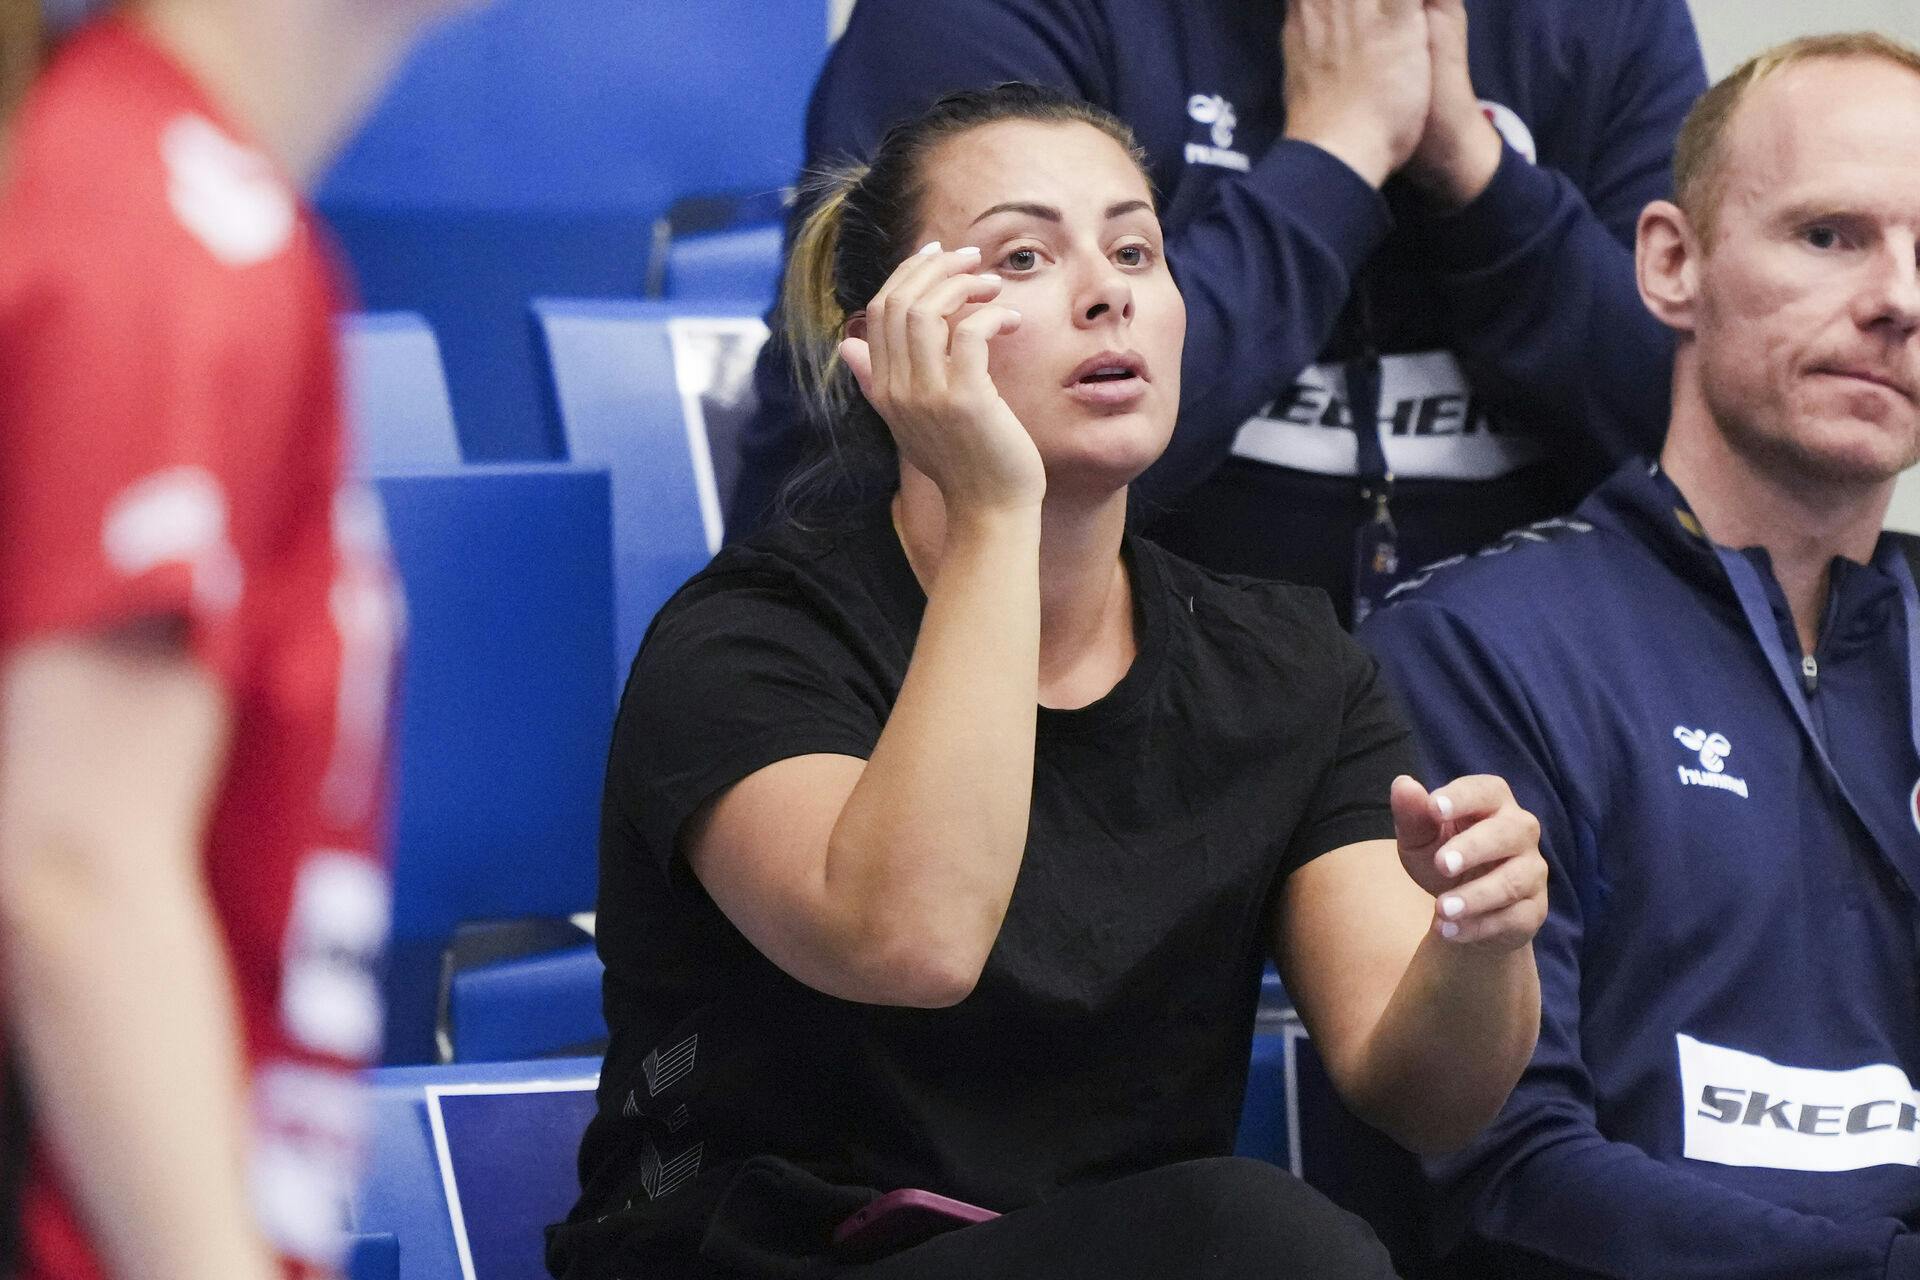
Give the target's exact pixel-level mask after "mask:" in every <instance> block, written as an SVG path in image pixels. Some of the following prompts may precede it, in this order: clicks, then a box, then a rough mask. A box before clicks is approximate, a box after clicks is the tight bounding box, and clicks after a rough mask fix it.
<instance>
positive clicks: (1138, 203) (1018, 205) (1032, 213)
mask: <svg viewBox="0 0 1920 1280" xmlns="http://www.w3.org/2000/svg"><path fill="white" fill-rule="evenodd" d="M1141 210H1145V211H1146V212H1148V213H1152V212H1153V205H1152V204H1151V203H1150V202H1148V201H1146V200H1122V201H1121V202H1120V203H1119V204H1115V205H1109V206H1107V217H1108V218H1109V219H1113V218H1118V217H1120V216H1122V215H1123V214H1129V213H1138V212H1139V211H1141ZM996 213H1024V214H1026V215H1027V216H1028V217H1031V218H1039V219H1041V220H1042V221H1045V222H1059V221H1061V220H1062V219H1061V216H1060V211H1059V210H1058V209H1056V208H1054V207H1053V206H1052V205H1050V204H1034V203H1033V202H1031V201H1028V200H1009V201H1007V202H1006V203H1004V204H996V205H994V206H993V207H992V208H991V209H988V210H986V211H985V212H983V213H982V214H980V216H979V217H977V218H975V219H974V220H973V222H969V223H968V224H967V225H968V226H973V225H974V223H979V222H985V221H986V220H987V219H988V218H991V217H992V216H993V215H994V214H996Z"/></svg>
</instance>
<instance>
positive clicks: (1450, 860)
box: [1440, 849, 1466, 876]
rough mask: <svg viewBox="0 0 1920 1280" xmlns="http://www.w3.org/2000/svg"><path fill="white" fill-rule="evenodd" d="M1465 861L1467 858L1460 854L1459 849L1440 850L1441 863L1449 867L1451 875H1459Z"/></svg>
mask: <svg viewBox="0 0 1920 1280" xmlns="http://www.w3.org/2000/svg"><path fill="white" fill-rule="evenodd" d="M1465 862H1466V859H1465V858H1462V857H1461V856H1460V851H1459V850H1458V849H1442V850H1441V851H1440V865H1441V866H1443V867H1445V868H1446V869H1447V874H1448V875H1450V876H1457V875H1459V874H1460V868H1461V866H1462V865H1464V864H1465Z"/></svg>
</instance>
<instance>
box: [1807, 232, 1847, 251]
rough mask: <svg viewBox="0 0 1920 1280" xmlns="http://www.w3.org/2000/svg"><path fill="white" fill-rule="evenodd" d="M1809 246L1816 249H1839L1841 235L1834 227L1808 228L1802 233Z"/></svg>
mask: <svg viewBox="0 0 1920 1280" xmlns="http://www.w3.org/2000/svg"><path fill="white" fill-rule="evenodd" d="M1800 235H1801V238H1802V239H1804V240H1805V241H1806V242H1807V244H1808V245H1810V246H1811V247H1813V248H1815V249H1837V248H1839V247H1840V233H1839V232H1838V231H1835V230H1834V229H1833V228H1832V227H1808V228H1807V229H1806V230H1805V231H1803V232H1801V233H1800Z"/></svg>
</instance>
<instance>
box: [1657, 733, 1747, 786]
mask: <svg viewBox="0 0 1920 1280" xmlns="http://www.w3.org/2000/svg"><path fill="white" fill-rule="evenodd" d="M1673 737H1674V741H1676V742H1678V743H1679V744H1680V745H1681V746H1683V747H1685V748H1686V749H1687V750H1689V751H1691V752H1693V753H1694V754H1696V755H1698V756H1699V757H1700V764H1701V768H1698V769H1689V768H1688V767H1687V766H1686V765H1681V766H1680V767H1679V768H1680V785H1681V786H1683V787H1711V788H1712V789H1713V790H1715V791H1730V792H1732V793H1733V794H1734V795H1737V796H1739V797H1740V798H1741V799H1742V800H1745V799H1748V798H1749V797H1748V795H1747V783H1746V779H1744V778H1735V777H1731V776H1729V775H1728V774H1727V772H1726V768H1727V759H1726V758H1727V755H1728V754H1729V753H1730V752H1732V750H1733V744H1732V743H1731V742H1728V741H1727V735H1725V734H1724V733H1708V732H1707V731H1706V730H1705V729H1689V728H1687V726H1685V725H1683V724H1681V725H1675V726H1674V727H1673Z"/></svg>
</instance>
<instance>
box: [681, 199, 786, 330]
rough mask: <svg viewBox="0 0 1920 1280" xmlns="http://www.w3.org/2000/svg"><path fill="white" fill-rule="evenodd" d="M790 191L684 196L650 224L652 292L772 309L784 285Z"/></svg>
mask: <svg viewBox="0 0 1920 1280" xmlns="http://www.w3.org/2000/svg"><path fill="white" fill-rule="evenodd" d="M790 195H791V192H790V191H785V190H782V191H766V192H752V191H750V192H746V193H744V194H742V193H730V194H729V193H723V194H718V195H697V196H688V197H684V198H682V199H681V200H679V201H677V202H675V204H674V206H673V208H671V209H669V210H668V211H667V213H666V215H665V216H664V217H662V218H661V219H660V221H659V222H657V223H655V224H654V229H653V252H652V256H651V258H650V260H649V262H648V264H647V296H648V297H649V298H672V299H674V300H675V301H678V302H692V301H700V302H707V303H730V304H732V305H734V306H743V307H746V308H748V309H750V310H755V311H761V312H764V311H767V310H768V309H769V308H771V306H772V305H773V296H774V293H775V291H776V290H777V288H778V286H779V281H780V264H781V259H782V257H783V255H784V253H785V249H786V243H785V239H786V216H787V205H788V198H789V196H790Z"/></svg>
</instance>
